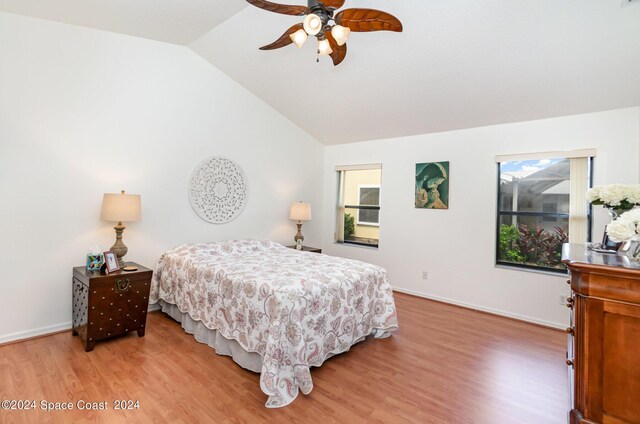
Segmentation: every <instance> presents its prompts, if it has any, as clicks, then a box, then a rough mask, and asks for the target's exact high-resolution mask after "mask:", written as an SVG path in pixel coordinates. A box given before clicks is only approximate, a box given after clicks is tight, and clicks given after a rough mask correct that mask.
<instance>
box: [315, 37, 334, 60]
mask: <svg viewBox="0 0 640 424" xmlns="http://www.w3.org/2000/svg"><path fill="white" fill-rule="evenodd" d="M318 52H319V54H320V56H326V55H329V54H331V53H333V49H332V48H331V45H330V44H329V41H327V40H320V41H318Z"/></svg>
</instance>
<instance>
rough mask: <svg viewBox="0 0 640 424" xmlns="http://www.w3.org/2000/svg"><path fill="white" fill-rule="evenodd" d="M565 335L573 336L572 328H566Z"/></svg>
mask: <svg viewBox="0 0 640 424" xmlns="http://www.w3.org/2000/svg"><path fill="white" fill-rule="evenodd" d="M566 331H567V334H571V335H573V327H567V330H566Z"/></svg>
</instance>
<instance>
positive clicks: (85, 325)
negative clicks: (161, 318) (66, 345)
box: [72, 262, 153, 352]
mask: <svg viewBox="0 0 640 424" xmlns="http://www.w3.org/2000/svg"><path fill="white" fill-rule="evenodd" d="M128 265H134V266H137V267H138V270H137V271H133V272H124V271H116V272H114V273H111V274H108V275H106V274H101V273H100V272H99V271H87V269H86V267H83V266H80V267H75V268H73V284H72V290H73V335H74V336H77V335H79V336H80V338H81V339H82V342H83V344H84V350H85V351H87V352H90V351H91V350H93V347H94V346H95V344H96V342H97V341H100V340H104V339H108V338H111V337H115V336H119V335H122V334H126V333H128V332H129V331H137V332H138V336H140V337H143V336H144V330H145V325H146V322H147V308H148V306H149V289H150V288H151V276H152V274H153V272H152V271H151V270H150V269H147V268H145V267H143V266H141V265H138V264H135V263H131V262H130V263H128Z"/></svg>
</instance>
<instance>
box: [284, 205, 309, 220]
mask: <svg viewBox="0 0 640 424" xmlns="http://www.w3.org/2000/svg"><path fill="white" fill-rule="evenodd" d="M289 219H291V220H293V221H311V204H309V203H304V202H297V203H292V204H291V209H290V210H289Z"/></svg>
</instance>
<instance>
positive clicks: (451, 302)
mask: <svg viewBox="0 0 640 424" xmlns="http://www.w3.org/2000/svg"><path fill="white" fill-rule="evenodd" d="M393 291H397V292H399V293H405V294H409V295H411V296H417V297H422V298H424V299H429V300H434V301H436V302H442V303H447V304H449V305H454V306H459V307H461V308H466V309H472V310H474V311H478V312H484V313H487V314H491V315H497V316H501V317H505V318H510V319H514V320H516V321H523V322H526V323H529V324H535V325H539V326H542V327H546V328H552V329H554V330H564V329H565V328H566V327H567V325H566V324H565V325H563V324H560V323H557V322H553V321H545V320H541V319H538V318H533V317H530V316H527V315H520V314H514V313H511V312H507V311H503V310H501V309H494V308H487V307H484V306H478V305H474V304H473V303H467V302H460V301H457V300H453V299H449V298H446V297H440V296H433V295H428V294H424V293H419V292H415V291H413V290H407V289H401V288H397V287H394V288H393Z"/></svg>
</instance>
